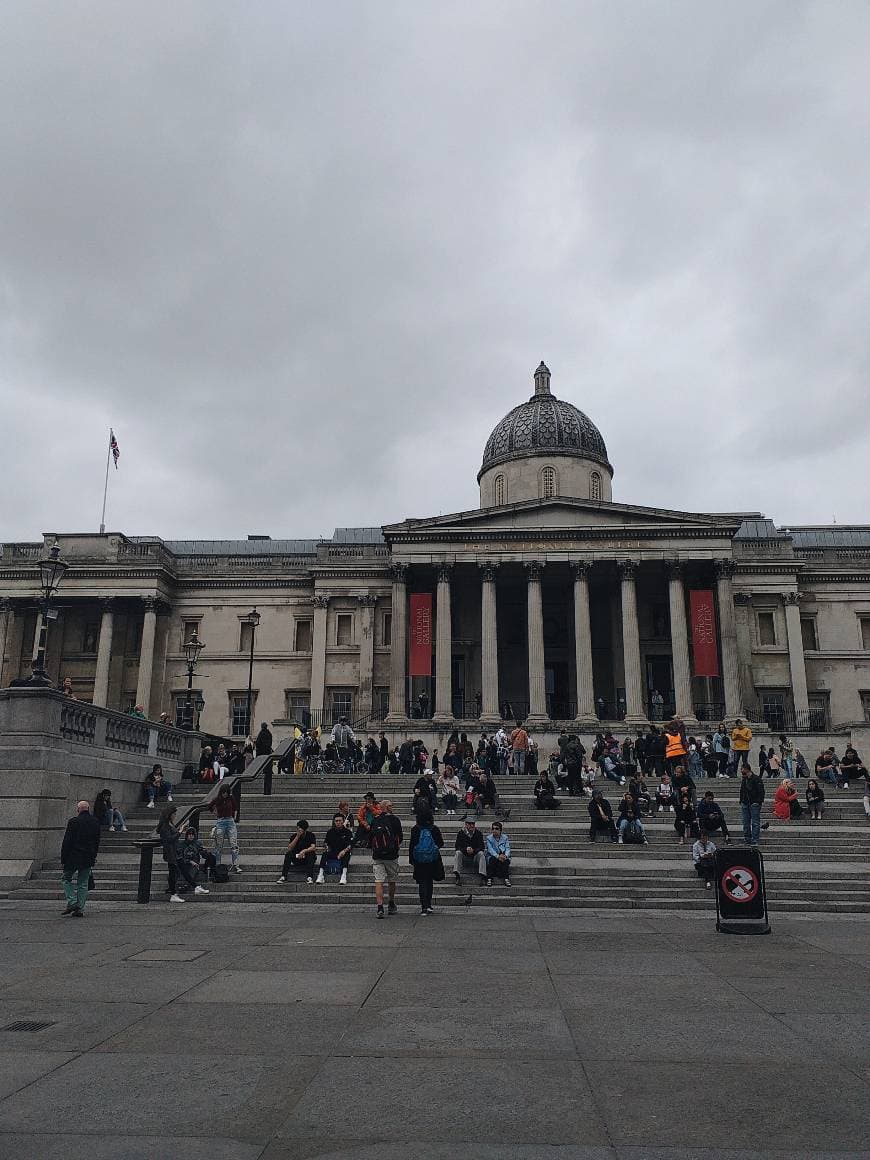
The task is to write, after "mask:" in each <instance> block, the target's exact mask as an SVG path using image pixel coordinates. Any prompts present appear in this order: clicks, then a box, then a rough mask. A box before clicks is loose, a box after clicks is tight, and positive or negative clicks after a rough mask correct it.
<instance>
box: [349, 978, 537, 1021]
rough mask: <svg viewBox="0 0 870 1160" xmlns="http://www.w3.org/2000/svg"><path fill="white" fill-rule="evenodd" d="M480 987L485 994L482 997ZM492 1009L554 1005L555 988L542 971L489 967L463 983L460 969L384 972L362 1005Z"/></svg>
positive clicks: (501, 1009) (459, 1010)
mask: <svg viewBox="0 0 870 1160" xmlns="http://www.w3.org/2000/svg"><path fill="white" fill-rule="evenodd" d="M481 990H482V991H483V993H484V994H485V998H484V997H483V995H482V993H481ZM484 1002H485V1004H486V1006H487V1007H488V1008H489V1009H491V1010H493V1011H507V1010H510V1009H511V1008H526V1007H555V1006H558V1002H557V999H556V991H555V988H554V987H553V983H552V981H551V980H550V979H549V978H548V977H547V975H546V974H545V973H543V972H542V973H540V974H528V973H526V972H522V973H520V972H517V971H514V970H512V969H510V968H505V969H504V970H498V971H494V970H490V971H489V973H488V974H487V975H486V977H485V978H484V979H482V980H481V982H480V989H479V988H478V986H477V985H474V986H472V985H467V984H465V983H463V979H462V976H461V972H460V974H459V975H457V971H456V969H455V968H454V969H453V970H452V971H449V972H445V973H442V974H438V973H436V972H423V971H405V972H402V973H399V972H398V971H388V972H387V973H386V974H385V975H384V977H383V978H382V979H380V980H379V981H378V984H377V986H376V987H375V988H374V990H373V991H372V993H371V994H370V995H369V997H368V998H367V999H366V1007H416V1006H420V1005H421V1003H424V1004H425V1005H427V1006H430V1007H448V1008H451V1009H455V1010H457V1012H458V1013H460V1017H461V1011H462V1010H463V1009H464V1008H466V1007H469V1008H476V1007H480V1006H481V1004H482V1003H484Z"/></svg>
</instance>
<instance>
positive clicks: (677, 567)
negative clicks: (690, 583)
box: [665, 560, 686, 580]
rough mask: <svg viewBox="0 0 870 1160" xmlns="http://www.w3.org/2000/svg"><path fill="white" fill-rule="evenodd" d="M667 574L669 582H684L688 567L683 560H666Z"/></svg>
mask: <svg viewBox="0 0 870 1160" xmlns="http://www.w3.org/2000/svg"><path fill="white" fill-rule="evenodd" d="M665 572H666V574H667V577H668V579H669V580H682V578H683V576H684V575H685V572H686V565H685V563H684V562H683V561H682V560H665Z"/></svg>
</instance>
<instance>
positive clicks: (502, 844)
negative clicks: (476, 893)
mask: <svg viewBox="0 0 870 1160" xmlns="http://www.w3.org/2000/svg"><path fill="white" fill-rule="evenodd" d="M510 875H511V843H510V839H509V838H508V836H507V834H506V833H505V832H504V829H503V827H502V824H501V822H493V823H492V832H491V833H489V834H487V836H486V884H487V886H492V880H493V878H502V879H503V880H504V884H505V886H510V884H511V877H510Z"/></svg>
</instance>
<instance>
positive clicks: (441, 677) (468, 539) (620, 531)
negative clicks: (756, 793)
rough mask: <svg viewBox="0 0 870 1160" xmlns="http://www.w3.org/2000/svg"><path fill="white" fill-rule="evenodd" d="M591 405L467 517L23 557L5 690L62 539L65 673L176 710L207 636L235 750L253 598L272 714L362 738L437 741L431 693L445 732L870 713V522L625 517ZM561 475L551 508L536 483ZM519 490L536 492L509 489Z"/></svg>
mask: <svg viewBox="0 0 870 1160" xmlns="http://www.w3.org/2000/svg"><path fill="white" fill-rule="evenodd" d="M542 368H543V371H545V372H546V376H545V377H544V376H543V374H542ZM549 378H550V377H549V372H548V371H547V370H546V367H543V364H542V367H539V368H538V371H537V372H536V376H535V392H536V393H535V395H534V396H533V397H532V399H531V400H530V401H529V404H524V405H523V406H528V405H530V404H532V403H534V402H535V400H536V399H537V401H538V406H539V409H540V407H547V406H549V402H548V398H550V396H549ZM557 402H558V400H557ZM560 406H562V407H570V405H568V404H560ZM516 410H518V409H517V408H515V411H516ZM573 411H576V408H573ZM513 414H514V412H511V413H510V415H513ZM560 414H561V412H560ZM577 414H578V415H580V416H581V418H582V419H583V421H584V424H585V426H583V427H582V430H581V426H580V425H579V424H580V420H578V421H577V424H578V425H576V426H572V421H571V416H570V414H568V412H565V415H567V416H568V417H567V418H566V419H565V421H564V422H562V420H560V421H559V424H557V425H556V426H555V427H553V425H551V424H550V425H548V424H547V423H543V422H539V421H537V420H536V421H535V422H532V423H531V425H530V426H527V427H524V428H523V430H522V431H520V429H519V427H518V426H517V425H516V424H515V423H514V421H513V420H511V422H512V423H513V426H511V428H510V432H509V436H504V434H503V433H502V434H499V432H500V430H502V428H503V424H504V423H505V422H506V420H508V419H509V418H510V415H509V416H506V417H505V420H502V423H500V424H499V425H498V427H497V428H496V429H495V431H494V432H493V437H491V439H490V442H489V443H488V445H487V449H488V450H487V456H485V458H484V465H483V467H482V468H481V473H480V476H479V479H480V482H481V505H482V506H481V508H479V509H476V510H473V511H467V512H460V513H456V514H451V515H446V516H439V517H437V518H432V519H424V520H406V521H404V522H402V523H399V524H394V525H391V526H387V527H384V528H379V527H375V528H352V529H339V530H338V531H337V532H336V533H335V535H334V536H333V537H332V539H330V540H324V541H314V540H271V539H268V538H263V537H254V538H251V539H249V540H245V541H224V542H213V541H212V542H201V541H163V540H161V539H159V538H157V537H128V536H125V535H122V534H120V533H113V534H108V535H95V534H87V533H79V534H69V535H67V534H60V535H45V536H44V537H43V539H42V540H41V541H36V542H30V543H23V544H22V543H19V544H5V545H3V546H2V556H0V663H2V667H0V684H9V683H10V682H11V681H13V680H15V679H17V678H22V677H26V676H27V675H28V674H29V672H30V665H31V660H32V656H33V651H34V647H35V642H36V639H37V636H38V615H39V614H38V595H39V588H38V577H39V573H38V568H37V563H38V560H39V558H40V557H41V556H42V554H43V553H44V552H45V551H46V548H47V546H49V545H51V544H55V543H56V544H58V545H59V547H60V550H61V554H62V556H63V557H64V558H65V559H66V560H67V561H68V563H69V565H70V567H69V570H68V572H67V575H66V577H65V580H64V583H63V586H62V588H61V591H60V592H59V593H58V595H57V599H56V601H55V607H56V608H57V610H58V619H57V620H55V621H53V622H52V623H51V625H50V632H49V644H48V658H47V665H48V670H49V672H50V674H51V675H52V677H53V678H54V679H56V680H58V681H59V680H60V679H62V678H63V677H65V676H69V677H70V678H71V680H72V683H73V688H74V691H75V692H76V695H77V696H78V697H80V698H81V699H83V700H92V701H93V702H94V703H95V704H97V705H104V706H107V707H109V708H110V709H115V710H122V711H123V710H126V709H128V708H129V707H131V706H132V705H134V704H141V705H142V706H143V708H144V709H145V712H146V713H147V715H148V716H150V717H156V716H157V715H158V714H159V713H160V712H161V711H163V710H165V711H166V712H168V713H170V715H171V716H172V717H173V719H176V718H177V714H178V713H179V707H180V706H183V704H184V701H185V698H186V689H187V671H186V667H185V661H184V654H183V644H184V641H185V638H186V636H187V635H189V634H190V632H192V631H193V630H194V629H196V631H197V632H198V635H199V638H200V639H201V640H202V641H203V642H204V644H205V648H204V649H203V652H202V655H201V657H200V660H199V664H198V666H197V670H196V674H195V677H194V681H193V688H194V691H195V692H196V693H198V694H201V696H202V699H203V700H204V703H205V706H204V711H203V714H202V718H201V722H200V724H201V727H202V728H203V729H204V730H206V731H208V732H212V733H216V734H220V735H224V736H241V735H243V733H244V731H245V728H246V727H247V724H248V723H247V719H246V715H245V708H246V690H247V684H248V657H249V650H250V636H249V635H248V634H249V633H250V631H251V630H250V628H249V627H248V626H246V625H244V623H243V619H244V617H245V616H246V614H247V613H248V612H249V610H250V609H251V607H252V606H254V605H255V606H256V608H257V610H258V611H259V613H260V616H261V622H260V625H259V628H257V630H256V637H255V661H254V672H253V701H254V710H253V715H254V718H255V722H259V721H263V720H265V721H270V722H286V721H288V720H300V719H304V720H308V719H310V720H313V721H314V722H319V721H320V720H321V718H322V719H323V720H324V721H325V722H326V723H331V722H332V720H333V719H334V718H335V717H336V716H338V715H339V714H342V713H346V714H347V715H348V716H349V717H350V718H351V719H352V720H354V721H357V722H359V723H360V728H364V729H365V730H366V731H368V732H372V731H375V730H376V729H377V728H378V727H379V726H380V724H381V723H383V722H386V723H387V725H388V726H389V727H390V728H391V729H392V731H393V733H394V734H398V733H399V732H401V731H402V730H404V729H414V730H415V731H416V732H420V733H424V732H426V730H425V729H424V723H423V722H422V721H420V722H419V723H417V721H416V718H417V716H418V714H419V713H420V709H421V698H420V694H421V693H422V694H423V698H422V706H423V708H424V710H425V712H426V715H427V717H433V718H434V724H435V726H437V729H438V731H439V732H440V731H443V730H447V729H449V728H450V727H452V725H453V724H454V723H462V724H461V725H460V726H459V727H466V728H469V729H472V728H477V727H478V725H487V726H488V725H493V724H495V723H496V722H497V721H499V720H501V719H503V718H505V719H511V718H513V717H516V716H522V717H528V718H529V719H530V720H531V721H532V722H533V723H535V724H536V725H537V726H538V727H539V728H541V729H542V730H544V731H546V730H547V729H549V728H555V727H556V723H557V722H558V723H564V722H569V721H570V722H574V723H575V725H576V727H578V728H585V729H590V728H593V727H595V726H596V725H597V723H598V720H599V719H602V720H605V721H609V722H613V721H617V720H620V721H622V720H624V721H625V722H626V724H629V725H641V724H642V723H643V722H645V721H646V720H648V719H649V717H650V715H651V714H652V713H654V711H655V708H654V705H653V698H652V691H653V689H654V688H655V689H657V690H658V692H659V693H660V694H661V695H662V698H663V700H664V707H663V711H664V712H666V713H669V712H673V711H674V710H677V711H679V712H680V713H681V714H682V715H683V716H684V717H685V718H686V720H687V721H688V722H690V723H692V724H694V721H695V719H699V720H701V721H703V722H709V721H713V722H715V721H716V720H718V719H719V718H720V717H724V718H728V719H733V718H734V717H737V716H744V717H749V718H750V719H752V720H754V721H759V722H761V721H765V722H767V723H768V724H769V725H770V727H771V728H772V729H774V730H776V729H777V728H779V727H784V728H786V729H787V730H789V731H792V730H799V731H800V730H806V731H810V732H813V733H818V734H821V733H824V732H826V731H828V730H830V729H832V728H834V729H838V728H846V727H847V726H850V725H852V724H855V723H857V722H860V721H864V720H867V719H870V530H868V529H867V528H863V527H855V528H850V527H842V526H836V527H830V528H828V527H808V528H792V529H779V528H777V527H776V526H775V525H774V524H773V522H772V521H770V520H768V519H767V518H765V517H764V516H763V515H761V514H760V513H724V514H706V513H691V512H679V511H669V510H662V509H658V508H653V507H649V506H638V505H632V504H623V503H614V502H612V500H611V498H610V497H611V493H610V476H611V474H612V468H611V467H610V465H609V463H608V462H607V454H606V450H605V449H604V443H603V440H602V439H601V436H600V434H599V433H598V432H597V429H596V428H594V426H593V425H592V424H591V422H590V421H589V420H588V419H587V418H586V417H585V416H583V415H582V412H577ZM554 432H555V433H554ZM578 432H579V433H578ZM497 435H498V439H496V438H495V437H496V436H497ZM517 443H521V444H522V445H521V446H515V444H517ZM548 465H552V466H554V467H555V472H554V476H553V477H551V479H552V480H554V481H555V485H554V489H552V494H544V492H543V491H542V490H540V481H541V471H542V469H543V468H546V467H547V466H548ZM593 470H594V471H596V472H600V475H601V480H602V485H603V484H604V482H605V481H606V488H605V489H604V491H603V492H602V494H601V498H592V497H591V496H590V494H589V491H590V483H589V480H590V472H592V471H593ZM496 474H503V475H505V476H509V478H508V480H507V488H508V490H507V501H506V502H502V503H495V502H494V500H495V498H496V497H495V495H494V493H493V490H492V489H493V487H494V482H493V481H494V478H495V475H496ZM518 480H525V483H524V484H523V487H527V490H530V492H531V494H525V493H523V494H524V498H519V496H517V495H516V494H514V493H513V492H512V491H511V488H512V487H514V489H515V490H516V489H517V488H518V487H519V485H518V484H517V483H516V481H518ZM512 481H514V482H513V483H512ZM692 589H702V590H705V591H708V592H712V593H713V594H714V605H715V634H716V651H717V656H718V669H719V675H718V676H715V677H698V676H695V675H694V657H693V649H692V641H691V623H690V605H689V593H690V591H691V590H692ZM418 592H427V593H430V594H431V596H432V609H433V617H434V631H433V634H432V657H433V677H432V678H431V679H429V678H420V677H416V678H413V679H412V678H409V676H408V638H409V631H408V630H409V625H408V598H409V595H410V594H412V593H418ZM409 717H410V720H409ZM178 719H180V718H178ZM412 722H414V723H413V724H412Z"/></svg>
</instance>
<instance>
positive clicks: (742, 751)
mask: <svg viewBox="0 0 870 1160" xmlns="http://www.w3.org/2000/svg"><path fill="white" fill-rule="evenodd" d="M751 744H752V730H751V729H750V728H749V726H748V725H744V724H743V721H742V720H741V719H740V718H739V717H738V718H737V720H736V721H735V722H734V728H733V729H732V730H731V770H730V773H731V776H732V777H736V776H737V774H738V773H739V772H740V769H741V767H742V766H744V765H748V764H749V747H750V745H751Z"/></svg>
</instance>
